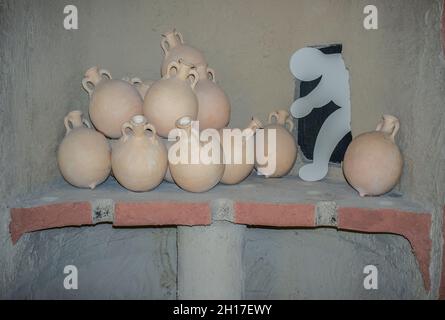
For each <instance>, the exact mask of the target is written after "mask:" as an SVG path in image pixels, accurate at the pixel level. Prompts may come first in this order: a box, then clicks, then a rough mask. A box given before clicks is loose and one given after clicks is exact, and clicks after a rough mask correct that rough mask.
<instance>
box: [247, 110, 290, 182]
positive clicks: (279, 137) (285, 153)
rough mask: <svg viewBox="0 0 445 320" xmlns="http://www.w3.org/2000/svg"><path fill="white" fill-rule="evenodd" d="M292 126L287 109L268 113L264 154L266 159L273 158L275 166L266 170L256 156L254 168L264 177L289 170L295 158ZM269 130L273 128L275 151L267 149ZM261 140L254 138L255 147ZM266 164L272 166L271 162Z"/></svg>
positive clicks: (275, 175) (281, 173) (280, 175)
mask: <svg viewBox="0 0 445 320" xmlns="http://www.w3.org/2000/svg"><path fill="white" fill-rule="evenodd" d="M274 119H275V121H274ZM293 128H294V123H293V121H292V118H291V117H290V114H289V112H288V111H287V110H278V111H274V112H272V113H271V114H269V124H268V125H266V126H265V127H264V155H265V156H266V157H267V158H268V159H272V158H271V157H274V158H275V168H272V170H273V172H267V171H266V169H267V165H266V164H264V163H261V161H258V158H257V157H256V158H255V168H256V170H257V171H258V173H259V174H261V175H264V176H265V177H266V178H279V177H283V176H285V175H287V174H288V173H289V172H290V171H291V169H292V167H293V166H294V164H295V160H296V159H297V143H296V141H295V138H294V136H293V135H292V130H293ZM270 130H275V134H276V141H275V146H276V147H275V152H274V151H273V150H272V148H270V149H271V150H269V143H268V140H269V139H268V135H269V132H270ZM261 142H262V141H258V138H256V140H255V143H256V147H257V146H258V143H261ZM268 164H269V165H270V166H273V165H272V163H268Z"/></svg>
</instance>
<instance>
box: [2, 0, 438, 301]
mask: <svg viewBox="0 0 445 320" xmlns="http://www.w3.org/2000/svg"><path fill="white" fill-rule="evenodd" d="M372 3H374V4H376V5H377V7H378V9H379V21H380V25H379V30H377V31H366V30H364V29H363V28H362V20H363V12H362V11H363V7H364V6H365V5H366V4H369V1H367V0H343V1H332V0H299V1H293V0H282V1H278V2H277V1H268V0H246V1H236V0H233V1H224V2H221V1H217V0H211V1H180V0H172V1H158V0H153V1H148V0H147V1H143V0H135V1H132V2H131V5H130V4H129V2H128V1H124V0H106V1H105V0H94V1H87V0H73V1H70V4H74V5H77V6H78V8H79V27H80V29H79V30H77V31H66V30H64V29H63V27H62V23H63V6H64V5H65V3H64V2H61V1H56V0H37V1H26V0H3V1H1V2H0V74H1V78H0V166H1V167H0V168H1V179H0V247H1V250H0V297H6V296H8V295H10V294H11V288H12V287H11V286H14V284H15V283H24V282H26V281H25V280H23V279H29V278H26V277H25V276H24V273H20V272H19V271H18V269H17V266H18V265H22V266H26V263H23V261H24V260H23V259H25V258H24V257H26V256H27V252H28V250H29V248H30V247H29V246H33V245H34V244H33V243H34V241H37V242H36V243H39V241H42V243H43V242H44V237H45V236H42V237H43V238H42V239H41V240H36V238H35V235H33V236H32V237H25V238H23V239H22V240H21V241H20V242H19V243H18V244H17V245H16V246H15V247H13V246H12V244H11V242H10V238H9V233H8V224H9V211H8V209H7V205H8V203H9V201H10V199H11V198H14V197H17V196H19V195H20V194H23V193H26V192H29V191H32V190H35V189H37V188H38V187H39V185H41V183H46V182H48V181H50V180H52V179H54V178H55V177H58V175H59V174H58V171H57V167H56V161H55V152H56V148H57V144H58V142H59V141H60V140H61V138H62V136H63V134H64V128H63V125H62V119H63V117H64V115H65V114H66V113H67V112H68V111H69V110H72V109H81V110H84V111H86V108H87V96H86V94H85V93H84V92H83V91H82V89H81V88H80V80H81V78H82V74H83V72H84V70H85V69H87V68H88V67H90V66H92V65H95V64H100V65H101V66H102V67H105V68H109V69H110V71H111V72H112V74H113V75H114V76H115V77H122V76H125V75H137V76H141V77H143V78H148V79H157V78H158V77H159V64H160V62H161V49H160V47H159V35H160V34H161V33H162V32H164V31H165V30H168V29H170V28H171V27H173V26H176V27H177V28H178V30H180V31H182V32H183V34H184V37H185V39H186V41H188V42H189V43H191V44H193V45H195V46H197V47H199V48H202V49H203V50H204V52H205V54H206V55H207V57H208V60H209V63H210V65H211V66H212V67H213V68H215V69H216V71H217V79H218V80H219V81H220V83H221V85H222V86H223V87H224V88H225V90H226V91H227V93H228V95H229V96H230V98H231V100H232V104H233V113H232V122H231V124H232V125H233V126H244V125H245V123H246V122H247V120H248V119H249V117H250V116H251V115H257V116H259V117H260V118H263V119H264V118H265V117H266V115H267V114H268V113H269V112H270V111H271V110H273V109H275V108H286V107H288V106H289V105H290V103H291V102H292V95H293V79H292V76H291V74H290V73H289V71H288V60H289V57H290V55H291V54H292V53H293V52H294V51H295V50H296V49H298V48H300V47H302V46H305V45H312V44H319V43H332V42H341V43H343V44H344V56H345V61H346V64H347V66H348V68H349V70H350V76H351V78H350V79H351V99H352V126H353V133H354V135H356V134H358V133H360V132H363V131H367V130H371V129H373V128H374V127H375V124H376V122H377V121H378V118H379V117H380V115H381V114H382V113H386V112H390V113H393V114H395V115H396V116H398V117H400V119H401V123H402V128H401V131H400V136H399V141H400V145H401V148H402V151H403V152H404V155H405V159H406V167H405V172H404V176H403V179H402V183H401V186H400V188H401V190H402V191H403V192H404V193H406V194H408V195H410V196H411V197H413V198H415V199H418V200H421V201H423V202H424V203H425V204H426V205H428V207H430V208H431V210H432V211H433V216H434V226H433V231H432V238H433V243H434V248H433V259H432V265H431V273H432V292H431V294H430V295H429V297H430V298H434V297H437V290H438V285H439V274H440V268H441V265H440V264H441V263H440V261H441V260H440V256H441V246H442V243H441V232H440V230H441V226H442V217H441V210H440V209H441V206H442V205H443V204H444V202H445V201H444V198H445V195H444V190H445V187H444V186H445V181H444V180H445V177H444V175H445V173H444V172H445V153H444V152H445V151H444V148H443V147H441V146H443V145H444V140H445V132H444V120H445V113H444V112H443V101H444V98H445V90H444V89H443V88H444V87H443V82H444V78H445V77H444V59H443V54H442V51H441V46H440V15H441V12H442V9H443V8H442V1H441V0H411V1H406V0H391V1H389V0H375V1H372ZM320 19H323V23H322V24H319V20H320ZM88 230H89V231H82V232H89V237H92V238H94V237H95V236H94V234H95V233H94V231H91V230H95V229H91V230H90V229H88ZM51 232H53V231H51ZM51 232H50V233H51ZM54 232H56V231H54ZM57 232H60V236H61V237H62V238H63V235H64V233H65V232H67V233H69V232H71V231H64V230H57ZM107 232H109V233H110V236H112V234H113V233H114V232H117V231H116V230H113V229H110V230H109V231H107ZM42 234H44V235H46V232H45V233H42ZM261 234H263V233H261V232H259V235H261ZM97 237H98V238H97V240H98V241H99V242H100V241H102V240H103V238H101V237H100V236H99V235H97ZM283 237H284V236H283ZM310 237H311V239H312V237H314V238H313V240H310V241H309V240H308V242H311V243H312V242H313V243H314V245H315V244H316V243H318V242H323V241H324V242H323V243H325V245H329V243H330V241H332V240H331V239H329V240H327V239H326V237H324V236H323V235H322V234H318V233H314V236H310ZM333 237H339V235H338V234H336V235H334V236H333ZM376 237H377V238H376V239H380V238H379V237H383V236H376ZM285 238H286V237H285ZM100 239H102V240H100ZM365 239H368V240H365ZM373 239H374V238H373ZM390 239H392V238H391V237H386V236H385V237H383V238H382V240H381V241H383V243H385V242H387V241H396V242H397V241H398V242H397V246H403V245H404V244H403V243H404V240H403V239H401V238H395V239H396V240H390ZM337 240H338V241H340V243H343V242H341V240H340V238H338V239H337ZM91 241H93V240H91ZM128 241H129V240H128ZM289 241H294V240H289ZM354 241H365V243H368V246H371V247H372V246H373V244H372V243H373V242H374V241H377V240H370V238H367V236H361V235H357V236H356V238H354ZM366 241H370V242H366ZM30 242H31V243H30ZM35 245H36V246H35V249H36V250H37V251H36V252H37V253H40V252H44V250H45V249H44V248H43V247H42V246H39V245H38V244H35ZM129 245H130V244H129ZM320 245H321V244H320ZM71 246H72V248H73V249H75V248H77V244H76V243H72V244H71ZM341 247H344V246H343V245H341V244H339V245H338V250H340V251H341ZM405 249H406V248H404V250H405ZM89 250H92V249H89ZM92 252H94V251H92ZM37 253H36V257H37V256H39V254H37ZM258 254H261V252H258ZM299 254H304V252H301V253H299ZM42 256H43V257H45V254H43V255H42ZM401 257H402V256H401ZM403 257H405V256H403ZM381 258H382V259H384V257H383V256H382V257H381ZM405 258H406V259H405ZM405 258H403V259H401V261H402V262H403V263H406V265H407V266H409V265H410V263H411V262H409V261H411V260H409V259H411V258H409V257H405ZM384 261H385V260H381V263H382V264H384ZM42 263H44V261H42ZM379 263H380V262H379ZM277 266H278V265H277ZM277 268H278V267H277ZM407 268H408V267H407ZM20 279H22V280H20ZM394 279H398V278H396V276H394ZM303 287H304V286H303ZM21 288H26V287H24V286H21ZM286 290H287V289H286ZM286 290H285V291H284V292H287V291H286ZM25 291H26V290H25V289H17V291H14V292H17V294H21V295H26V294H27V293H25ZM319 292H320V296H321V295H322V288H320V291H319ZM385 292H386V291H385ZM387 292H388V295H390V296H393V294H395V292H396V291H387ZM30 294H31V293H28V296H29V295H30ZM304 294H306V293H304ZM304 294H302V295H301V296H302V297H303V296H304ZM313 294H315V292H313ZM400 294H401V295H402V296H403V297H408V295H403V294H402V293H400ZM307 295H310V293H307ZM413 296H418V295H413Z"/></svg>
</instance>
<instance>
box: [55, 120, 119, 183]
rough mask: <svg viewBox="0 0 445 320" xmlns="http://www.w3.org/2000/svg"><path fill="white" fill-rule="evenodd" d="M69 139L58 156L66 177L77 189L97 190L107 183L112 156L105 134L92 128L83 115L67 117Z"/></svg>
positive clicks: (66, 126) (61, 146) (63, 174)
mask: <svg viewBox="0 0 445 320" xmlns="http://www.w3.org/2000/svg"><path fill="white" fill-rule="evenodd" d="M65 128H66V135H65V138H64V139H63V140H62V143H61V144H60V146H59V149H58V152H57V162H58V164H59V169H60V172H61V173H62V176H63V177H64V178H65V180H66V181H68V182H69V183H70V184H72V185H73V186H75V187H79V188H91V189H94V188H95V187H96V186H97V185H99V184H101V183H102V182H104V181H105V179H107V177H108V176H109V174H110V170H111V153H110V147H109V145H108V142H107V139H106V138H105V137H104V135H103V134H101V133H99V132H97V131H96V130H94V129H92V128H91V125H90V123H89V122H88V121H87V120H86V119H84V118H83V117H82V112H81V111H71V112H70V113H68V115H67V116H66V117H65Z"/></svg>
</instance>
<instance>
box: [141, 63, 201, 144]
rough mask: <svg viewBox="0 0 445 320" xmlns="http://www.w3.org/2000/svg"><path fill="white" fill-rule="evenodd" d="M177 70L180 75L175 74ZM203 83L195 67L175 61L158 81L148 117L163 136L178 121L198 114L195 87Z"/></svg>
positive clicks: (148, 103) (147, 108)
mask: <svg viewBox="0 0 445 320" xmlns="http://www.w3.org/2000/svg"><path fill="white" fill-rule="evenodd" d="M174 70H176V72H174ZM198 80H199V76H198V73H197V72H196V70H193V69H192V66H191V65H189V64H185V63H182V62H176V61H173V62H171V63H170V64H169V67H168V72H167V73H166V74H165V76H164V77H162V79H160V80H158V81H156V82H154V83H153V84H152V85H151V87H150V90H148V92H147V94H146V96H145V100H144V108H143V111H144V115H145V116H146V117H147V119H148V121H150V123H152V124H153V125H154V126H155V127H156V130H157V132H158V135H160V136H161V137H164V138H167V137H168V133H169V132H170V130H172V129H174V128H175V123H176V120H178V119H179V118H181V117H186V116H187V117H190V118H191V119H193V120H195V119H196V117H197V115H198V99H197V98H196V95H195V92H194V88H195V86H196V83H197V82H198Z"/></svg>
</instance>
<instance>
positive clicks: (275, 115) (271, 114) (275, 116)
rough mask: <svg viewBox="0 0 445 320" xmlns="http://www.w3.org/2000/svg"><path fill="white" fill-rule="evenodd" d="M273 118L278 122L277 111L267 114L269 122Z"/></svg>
mask: <svg viewBox="0 0 445 320" xmlns="http://www.w3.org/2000/svg"><path fill="white" fill-rule="evenodd" d="M273 118H275V121H276V122H278V112H276V111H274V112H271V113H270V114H269V123H272V121H273Z"/></svg>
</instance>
